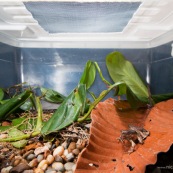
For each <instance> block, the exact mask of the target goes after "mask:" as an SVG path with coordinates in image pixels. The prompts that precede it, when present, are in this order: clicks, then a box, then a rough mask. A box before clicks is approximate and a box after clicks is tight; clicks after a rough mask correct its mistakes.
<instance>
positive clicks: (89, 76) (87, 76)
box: [79, 61, 96, 89]
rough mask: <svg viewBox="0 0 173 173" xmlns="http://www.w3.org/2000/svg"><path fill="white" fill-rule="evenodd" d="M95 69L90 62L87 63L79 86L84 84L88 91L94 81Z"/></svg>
mask: <svg viewBox="0 0 173 173" xmlns="http://www.w3.org/2000/svg"><path fill="white" fill-rule="evenodd" d="M95 76H96V67H95V65H94V63H93V62H92V61H87V63H86V65H85V69H84V72H83V74H82V76H81V79H80V82H79V83H80V84H86V89H89V88H90V87H91V85H92V84H93V82H94V81H95Z"/></svg>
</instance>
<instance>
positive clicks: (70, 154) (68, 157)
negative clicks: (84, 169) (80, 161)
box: [66, 153, 74, 162]
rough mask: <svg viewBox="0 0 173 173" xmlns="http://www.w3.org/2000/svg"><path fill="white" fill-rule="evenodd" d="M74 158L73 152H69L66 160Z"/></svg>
mask: <svg viewBox="0 0 173 173" xmlns="http://www.w3.org/2000/svg"><path fill="white" fill-rule="evenodd" d="M73 159H74V155H73V153H69V154H67V155H66V161H67V162H70V161H73Z"/></svg>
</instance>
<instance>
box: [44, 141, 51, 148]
mask: <svg viewBox="0 0 173 173" xmlns="http://www.w3.org/2000/svg"><path fill="white" fill-rule="evenodd" d="M44 146H47V147H48V148H49V149H51V147H52V143H51V142H46V143H44Z"/></svg>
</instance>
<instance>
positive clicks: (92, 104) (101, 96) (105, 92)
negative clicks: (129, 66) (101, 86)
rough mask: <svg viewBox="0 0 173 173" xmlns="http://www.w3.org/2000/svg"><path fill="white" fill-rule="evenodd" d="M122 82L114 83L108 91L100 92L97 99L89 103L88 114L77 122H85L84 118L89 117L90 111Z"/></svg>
mask: <svg viewBox="0 0 173 173" xmlns="http://www.w3.org/2000/svg"><path fill="white" fill-rule="evenodd" d="M121 83H122V82H118V83H115V84H113V85H111V86H110V87H109V89H107V90H104V91H102V92H101V94H100V95H99V97H98V98H97V99H96V100H95V101H94V102H93V103H91V105H90V107H89V110H88V112H87V113H86V114H85V115H84V116H83V117H81V118H78V122H82V121H84V120H86V118H88V116H89V115H90V113H91V111H92V110H93V109H94V107H95V106H96V105H97V104H98V103H99V102H100V101H101V100H102V99H103V98H104V97H105V96H106V95H107V94H108V93H109V92H110V91H111V90H112V89H113V88H114V87H116V86H117V85H120V84H121Z"/></svg>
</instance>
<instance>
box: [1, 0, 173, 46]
mask: <svg viewBox="0 0 173 173" xmlns="http://www.w3.org/2000/svg"><path fill="white" fill-rule="evenodd" d="M172 10H173V1H171V0H167V1H163V0H95V1H94V0H82V1H79V0H52V1H49V0H47V1H39V0H37V1H36V0H27V1H25V0H23V1H22V0H13V1H5V0H1V1H0V14H1V15H0V41H1V42H4V43H6V44H9V45H13V46H17V47H48V48H49V47H50V48H53V47H56V48H115V47H116V48H150V47H156V46H158V45H161V44H164V43H167V42H170V41H172V39H173V38H172V37H173V34H172V32H173V30H172V25H173V24H172V19H173V13H172Z"/></svg>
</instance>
